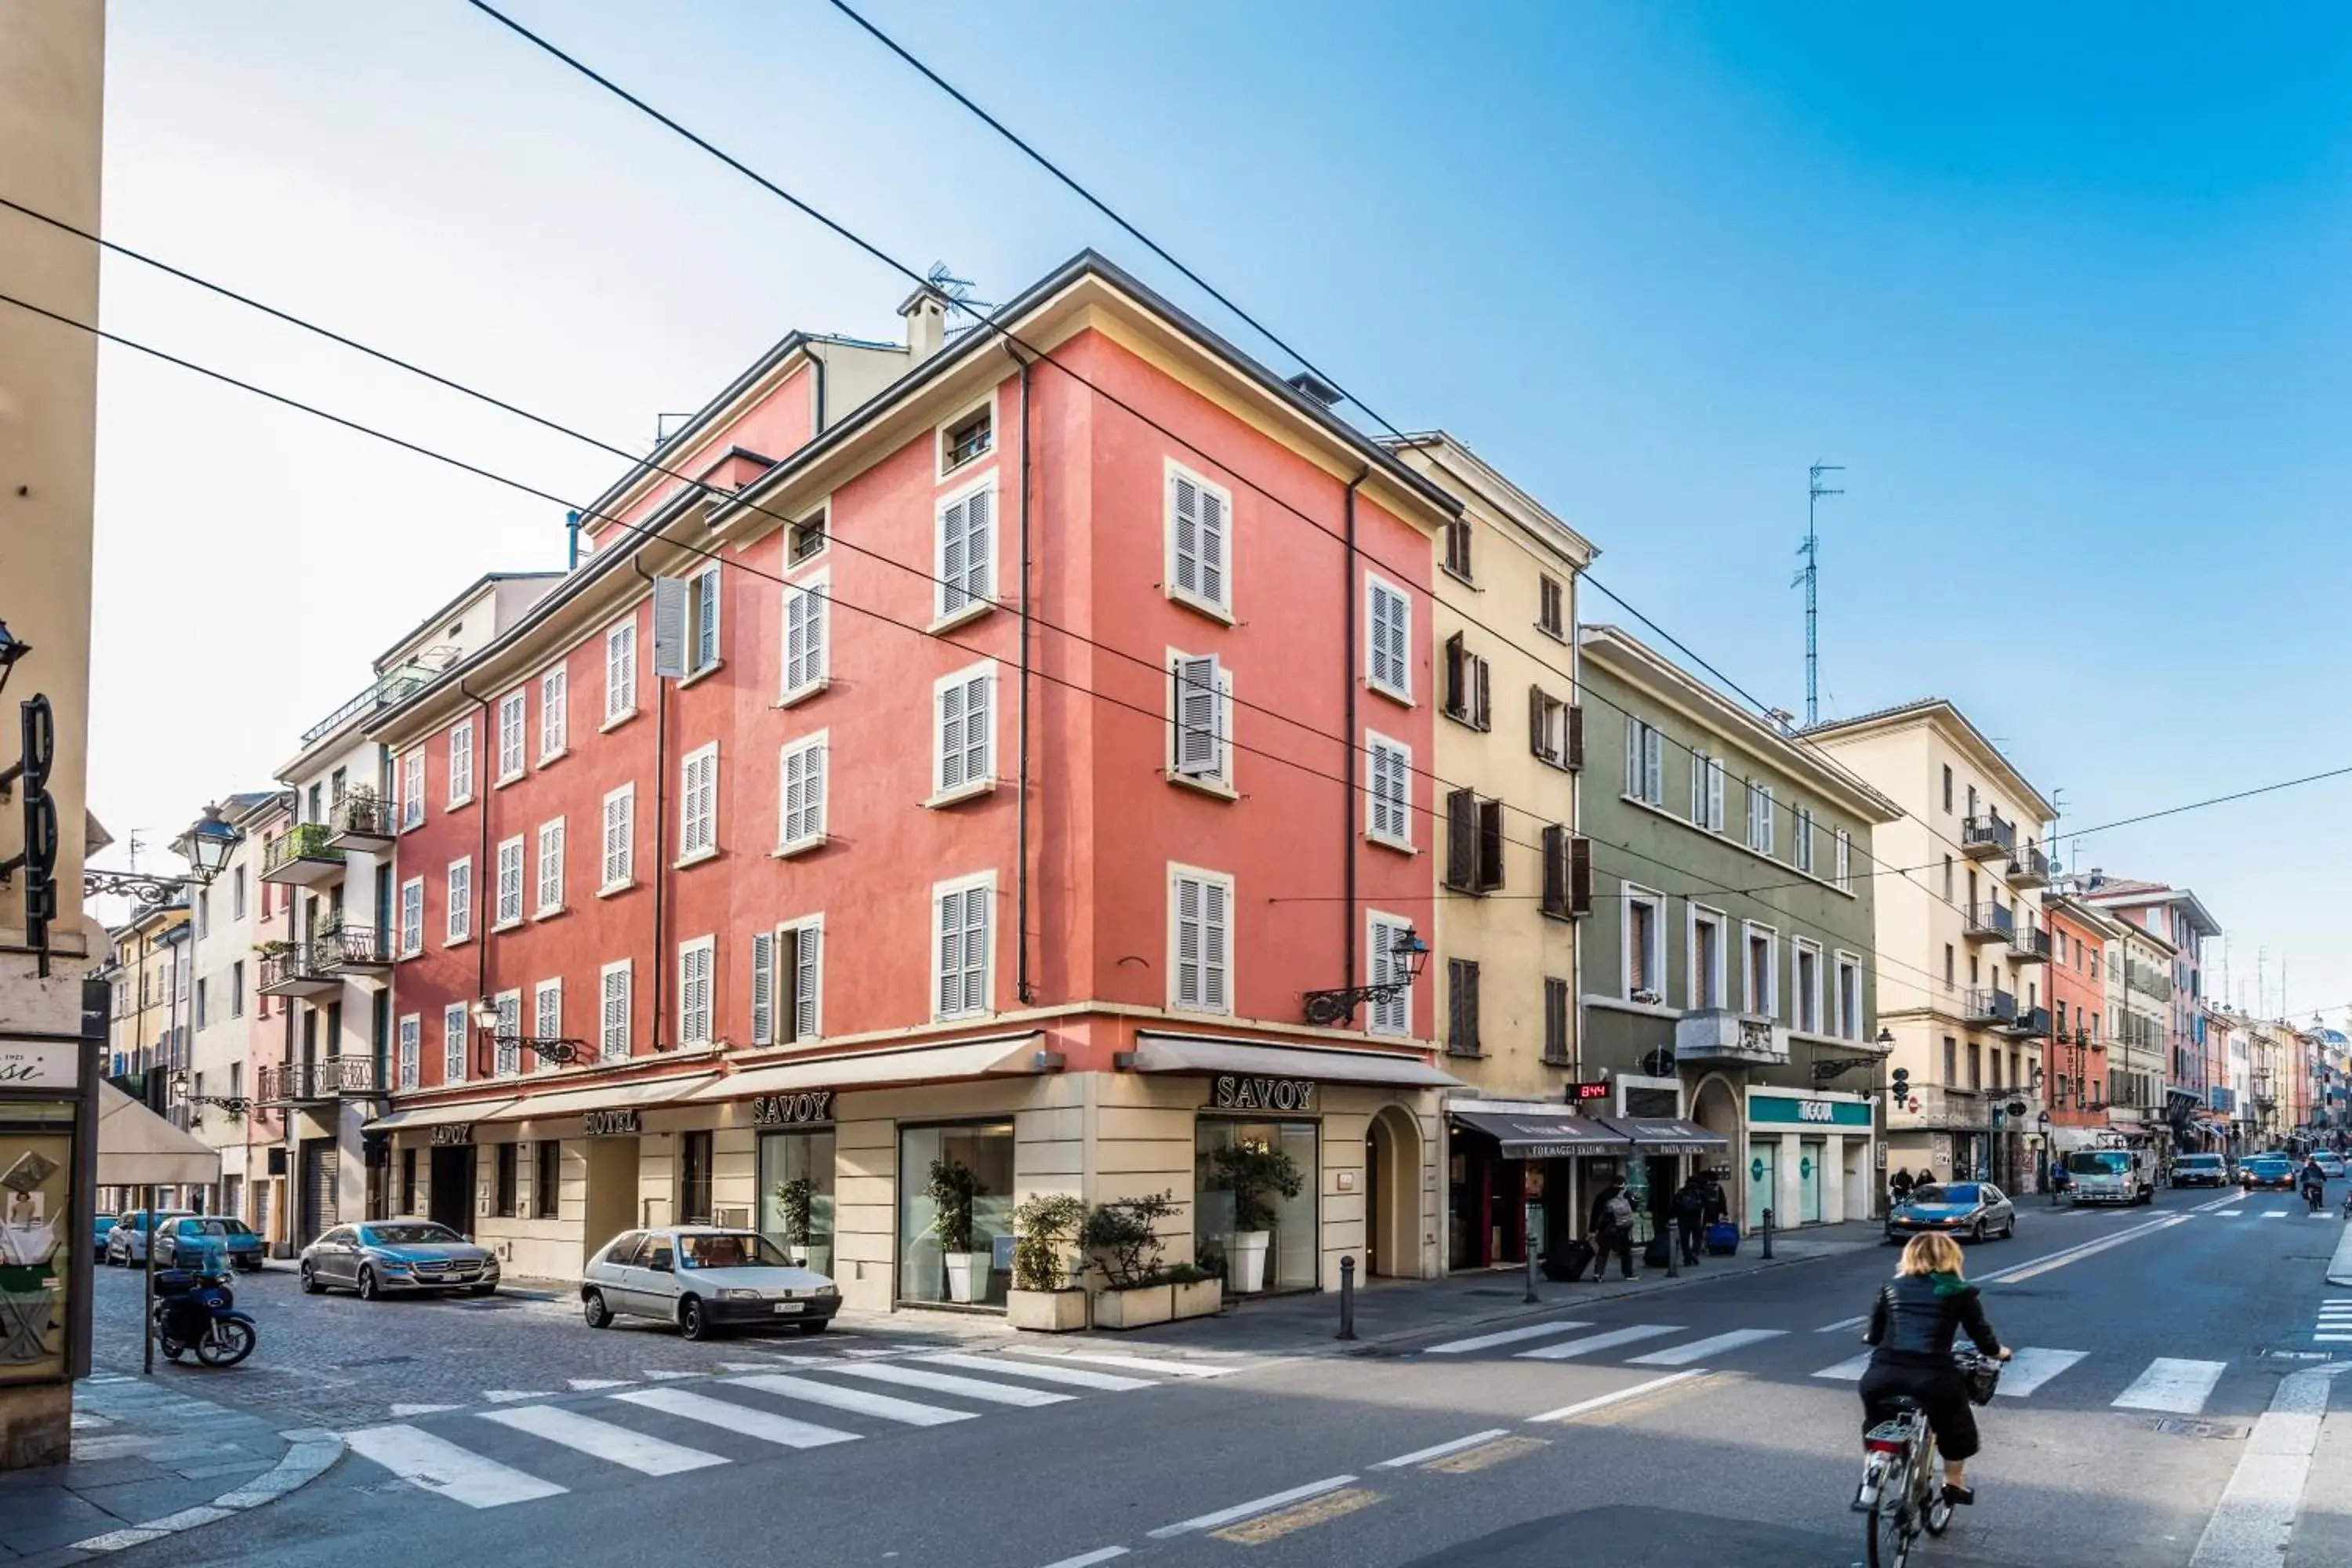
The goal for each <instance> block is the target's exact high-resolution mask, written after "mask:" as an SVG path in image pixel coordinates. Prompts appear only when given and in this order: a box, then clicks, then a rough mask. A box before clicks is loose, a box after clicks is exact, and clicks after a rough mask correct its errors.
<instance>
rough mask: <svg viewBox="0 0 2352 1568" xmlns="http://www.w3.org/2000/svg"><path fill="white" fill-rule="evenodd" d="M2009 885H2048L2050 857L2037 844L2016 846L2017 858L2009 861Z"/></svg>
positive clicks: (2026, 886)
mask: <svg viewBox="0 0 2352 1568" xmlns="http://www.w3.org/2000/svg"><path fill="white" fill-rule="evenodd" d="M2009 885H2010V886H2011V887H2012V888H2046V887H2048V886H2049V885H2050V857H2049V856H2047V855H2044V854H2043V853H2042V847H2041V846H2040V845H2038V844H2032V843H2026V844H2021V845H2019V846H2018V847H2017V858H2015V859H2013V860H2011V862H2010V863H2009Z"/></svg>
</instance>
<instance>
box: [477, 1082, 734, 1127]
mask: <svg viewBox="0 0 2352 1568" xmlns="http://www.w3.org/2000/svg"><path fill="white" fill-rule="evenodd" d="M710 1079H711V1075H710V1074H709V1073H696V1074H694V1075H693V1076H691V1077H681V1078H656V1079H639V1080H638V1081H636V1082H635V1083H608V1084H605V1085H604V1086H603V1087H602V1088H599V1089H568V1090H565V1091H563V1092H561V1093H557V1094H535V1095H532V1096H530V1098H529V1099H526V1100H511V1101H509V1103H507V1104H505V1105H503V1106H500V1107H499V1109H498V1110H495V1111H492V1112H490V1113H489V1114H488V1115H478V1116H476V1117H475V1118H474V1120H475V1121H538V1120H539V1119H540V1118H541V1117H549V1116H582V1115H585V1114H586V1113H587V1112H589V1111H591V1110H645V1109H646V1107H648V1106H655V1105H667V1104H669V1103H670V1102H671V1101H672V1100H684V1099H685V1098H686V1097H687V1096H688V1094H689V1093H691V1092H692V1091H693V1090H695V1089H699V1088H701V1087H702V1086H703V1085H704V1084H706V1083H709V1081H710Z"/></svg>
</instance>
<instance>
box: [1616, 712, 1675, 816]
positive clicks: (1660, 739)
mask: <svg viewBox="0 0 2352 1568" xmlns="http://www.w3.org/2000/svg"><path fill="white" fill-rule="evenodd" d="M1665 741H1666V738H1665V736H1664V735H1663V734H1662V733H1660V732H1659V731H1658V728H1657V726H1656V725H1654V724H1650V723H1646V722H1644V721H1642V720H1640V719H1636V718H1634V717H1633V715H1632V714H1630V713H1629V714H1627V715H1626V716H1625V793H1626V794H1627V795H1631V796H1632V797H1633V799H1635V800H1638V801H1643V802H1646V803H1647V804H1649V805H1665V804H1666V775H1665V758H1666V746H1665Z"/></svg>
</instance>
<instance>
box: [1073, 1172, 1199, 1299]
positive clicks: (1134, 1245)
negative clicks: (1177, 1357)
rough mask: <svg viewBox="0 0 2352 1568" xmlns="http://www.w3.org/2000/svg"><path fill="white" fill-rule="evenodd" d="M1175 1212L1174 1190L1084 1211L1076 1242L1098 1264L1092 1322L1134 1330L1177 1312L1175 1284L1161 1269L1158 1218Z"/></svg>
mask: <svg viewBox="0 0 2352 1568" xmlns="http://www.w3.org/2000/svg"><path fill="white" fill-rule="evenodd" d="M1175 1212H1176V1194H1173V1193H1146V1194H1143V1196H1141V1197H1139V1198H1119V1199H1117V1200H1115V1201H1113V1202H1110V1203H1107V1204H1104V1205H1100V1206H1099V1207H1097V1209H1096V1210H1095V1212H1094V1213H1092V1214H1090V1215H1087V1222H1086V1225H1085V1226H1084V1227H1083V1228H1082V1229H1081V1230H1080V1231H1079V1232H1078V1241H1079V1244H1080V1245H1081V1246H1083V1247H1085V1248H1086V1249H1087V1256H1088V1257H1090V1258H1093V1259H1094V1260H1095V1262H1096V1263H1097V1264H1098V1265H1100V1266H1101V1268H1102V1271H1103V1280H1104V1289H1103V1291H1102V1294H1100V1295H1099V1296H1097V1297H1096V1298H1095V1326H1096V1327H1097V1328H1099V1329H1139V1328H1142V1327H1144V1326H1146V1325H1147V1324H1150V1323H1164V1322H1166V1321H1168V1320H1169V1319H1170V1318H1172V1317H1174V1316H1175V1315H1176V1302H1175V1291H1174V1288H1173V1287H1172V1286H1171V1285H1170V1284H1169V1283H1168V1277H1167V1275H1166V1274H1165V1273H1164V1272H1163V1271H1162V1270H1161V1269H1160V1221H1161V1220H1164V1219H1166V1218H1168V1217H1169V1216H1170V1215H1172V1214H1174V1213H1175Z"/></svg>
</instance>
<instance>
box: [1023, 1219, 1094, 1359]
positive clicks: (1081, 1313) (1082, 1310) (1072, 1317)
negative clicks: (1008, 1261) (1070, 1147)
mask: <svg viewBox="0 0 2352 1568" xmlns="http://www.w3.org/2000/svg"><path fill="white" fill-rule="evenodd" d="M1086 1223H1087V1205H1086V1200H1085V1199H1083V1198H1081V1197H1079V1196H1078V1195H1077V1194H1075V1193H1033V1194H1030V1195H1029V1196H1028V1197H1026V1198H1024V1199H1023V1200H1022V1202H1021V1204H1020V1205H1019V1206H1018V1207H1016V1208H1015V1209H1014V1210H1013V1289H1012V1290H1011V1291H1009V1292H1008V1293H1007V1294H1006V1296H1005V1298H1004V1305H1005V1313H1006V1315H1007V1317H1009V1318H1010V1319H1011V1321H1012V1323H1013V1327H1014V1328H1016V1329H1035V1330H1038V1331H1041V1332H1045V1333H1050V1334H1059V1333H1067V1332H1068V1331H1071V1330H1073V1329H1083V1328H1085V1327H1086V1326H1087V1293H1086V1291H1085V1289H1083V1288H1082V1286H1081V1284H1080V1281H1081V1280H1082V1279H1083V1278H1084V1276H1085V1274H1086V1267H1087V1265H1086V1259H1085V1258H1080V1257H1078V1256H1076V1253H1075V1252H1074V1251H1073V1250H1072V1248H1073V1247H1074V1245H1075V1244H1076V1241H1077V1238H1078V1233H1079V1231H1080V1230H1081V1229H1083V1228H1084V1227H1085V1226H1086Z"/></svg>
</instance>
